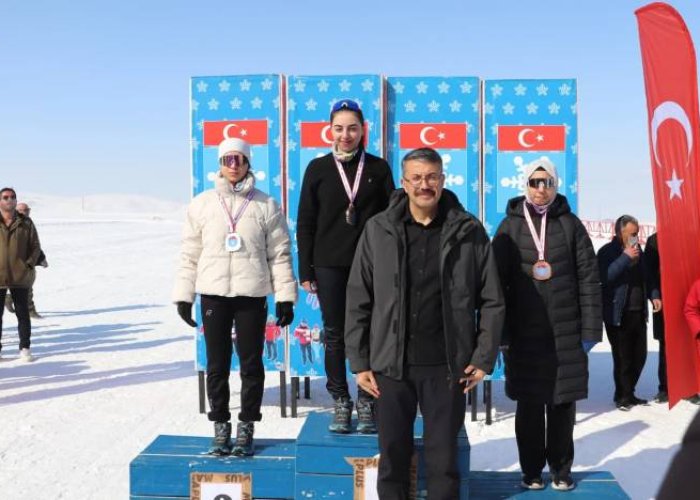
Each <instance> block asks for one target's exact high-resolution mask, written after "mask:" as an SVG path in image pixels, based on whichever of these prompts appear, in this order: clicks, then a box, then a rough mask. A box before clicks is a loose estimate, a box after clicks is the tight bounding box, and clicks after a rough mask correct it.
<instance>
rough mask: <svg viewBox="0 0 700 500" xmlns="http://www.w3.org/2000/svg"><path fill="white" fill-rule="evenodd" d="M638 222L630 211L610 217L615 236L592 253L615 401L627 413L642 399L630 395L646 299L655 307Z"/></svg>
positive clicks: (643, 349)
mask: <svg viewBox="0 0 700 500" xmlns="http://www.w3.org/2000/svg"><path fill="white" fill-rule="evenodd" d="M638 234H639V223H638V222H637V219H635V218H634V217H632V216H631V215H623V216H621V217H619V218H618V219H617V220H616V221H615V238H614V239H613V240H612V241H611V242H610V243H607V244H606V245H604V246H603V247H602V248H601V249H600V250H599V251H598V266H599V268H600V279H601V281H602V284H603V321H604V322H605V331H606V332H607V334H608V340H609V341H610V347H611V349H612V355H613V378H614V381H615V395H614V398H613V399H614V401H615V405H616V406H617V408H618V409H619V410H622V411H629V410H631V409H632V407H633V406H635V405H644V404H647V403H648V401H647V400H646V399H641V398H638V397H637V396H636V395H635V393H634V392H635V388H636V386H637V382H638V381H639V377H640V376H641V374H642V369H643V368H644V363H645V362H646V359H647V317H648V312H647V303H646V301H647V298H649V299H650V300H651V301H652V303H653V305H654V312H657V311H660V310H661V296H660V294H659V291H658V289H656V288H655V289H652V290H649V283H648V277H647V273H648V270H647V267H646V261H645V258H644V253H643V252H642V249H641V248H640V247H639V238H638Z"/></svg>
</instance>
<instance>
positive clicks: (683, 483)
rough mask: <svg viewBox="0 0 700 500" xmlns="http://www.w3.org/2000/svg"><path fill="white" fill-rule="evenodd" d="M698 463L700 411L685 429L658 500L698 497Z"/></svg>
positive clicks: (682, 499)
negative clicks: (679, 447)
mask: <svg viewBox="0 0 700 500" xmlns="http://www.w3.org/2000/svg"><path fill="white" fill-rule="evenodd" d="M698 463H700V411H698V412H697V413H696V414H695V418H694V419H693V421H692V422H690V425H689V426H688V430H686V431H685V436H683V441H682V443H681V449H680V450H678V453H676V456H675V457H673V461H672V462H671V466H670V467H669V468H668V471H667V472H666V475H665V476H664V480H663V482H662V483H661V488H660V489H659V492H658V493H657V494H656V500H696V499H697V498H698V489H699V488H700V484H698V480H697V477H698Z"/></svg>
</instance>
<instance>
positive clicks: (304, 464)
mask: <svg viewBox="0 0 700 500" xmlns="http://www.w3.org/2000/svg"><path fill="white" fill-rule="evenodd" d="M331 420H332V414H331V413H329V412H320V413H317V412H314V413H311V414H309V416H308V417H307V419H306V422H305V423H304V426H303V427H302V428H301V431H300V432H299V437H297V451H296V455H297V462H296V486H295V492H296V496H295V498H297V499H307V498H334V499H345V498H353V492H354V490H353V477H354V476H353V474H354V467H353V465H352V464H351V462H350V461H349V459H352V458H370V457H375V456H378V454H379V448H378V442H377V436H376V435H364V434H357V433H352V434H333V433H331V432H329V431H328V425H329V424H330V423H331ZM356 427H357V422H355V421H353V428H356ZM413 434H414V443H415V451H416V453H417V455H418V467H417V477H418V479H417V483H418V485H417V489H418V492H419V494H420V492H421V491H422V490H424V489H425V462H424V455H423V438H422V436H423V419H422V418H417V419H416V424H415V427H414V431H413ZM469 453H470V446H469V439H468V438H467V434H466V431H465V429H464V428H462V430H461V431H460V433H459V436H458V459H459V470H460V474H461V476H462V487H461V490H460V491H461V496H462V497H463V498H467V497H468V492H469V482H468V478H469Z"/></svg>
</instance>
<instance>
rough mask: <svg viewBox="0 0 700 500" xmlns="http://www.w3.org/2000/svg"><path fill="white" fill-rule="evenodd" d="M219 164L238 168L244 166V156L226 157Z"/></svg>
mask: <svg viewBox="0 0 700 500" xmlns="http://www.w3.org/2000/svg"><path fill="white" fill-rule="evenodd" d="M221 164H222V165H224V166H226V167H239V166H241V165H244V164H245V156H242V155H226V156H224V157H223V158H221Z"/></svg>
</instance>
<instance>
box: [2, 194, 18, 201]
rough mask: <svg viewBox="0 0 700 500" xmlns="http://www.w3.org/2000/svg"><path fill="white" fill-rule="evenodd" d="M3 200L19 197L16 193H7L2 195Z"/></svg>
mask: <svg viewBox="0 0 700 500" xmlns="http://www.w3.org/2000/svg"><path fill="white" fill-rule="evenodd" d="M2 199H3V200H16V199H17V197H16V196H15V195H14V194H6V195H3V197H2Z"/></svg>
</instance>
